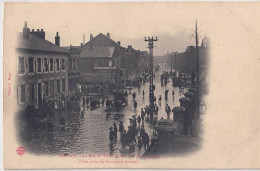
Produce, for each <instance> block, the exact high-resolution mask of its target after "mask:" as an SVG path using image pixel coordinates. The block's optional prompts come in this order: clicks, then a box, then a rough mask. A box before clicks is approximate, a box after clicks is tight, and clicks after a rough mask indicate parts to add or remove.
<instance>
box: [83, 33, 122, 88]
mask: <svg viewBox="0 0 260 171" xmlns="http://www.w3.org/2000/svg"><path fill="white" fill-rule="evenodd" d="M122 56H123V51H122V47H121V46H120V44H118V43H116V42H115V41H114V40H112V39H111V38H110V34H109V33H107V35H104V34H102V33H100V34H98V35H97V36H96V37H94V38H93V36H92V34H91V35H90V40H89V42H87V43H86V44H84V45H83V46H82V49H81V53H80V66H79V68H80V81H81V83H82V84H87V83H98V82H103V81H109V82H115V75H116V74H115V72H116V70H117V69H120V70H122V68H121V61H122Z"/></svg>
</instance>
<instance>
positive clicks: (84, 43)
mask: <svg viewBox="0 0 260 171" xmlns="http://www.w3.org/2000/svg"><path fill="white" fill-rule="evenodd" d="M83 44H85V34H83Z"/></svg>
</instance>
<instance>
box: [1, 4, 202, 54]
mask: <svg viewBox="0 0 260 171" xmlns="http://www.w3.org/2000/svg"><path fill="white" fill-rule="evenodd" d="M31 5H32V6H30V4H29V5H28V4H26V5H25V4H20V5H19V8H16V9H15V8H10V10H13V9H15V13H16V14H18V15H17V16H16V17H15V20H16V22H17V23H18V26H19V27H16V28H15V29H16V31H22V27H23V25H24V21H27V22H28V27H29V28H30V29H35V30H36V29H44V31H45V34H46V39H47V40H49V41H51V42H54V37H55V34H56V32H59V35H60V37H61V38H60V41H61V46H69V45H74V46H78V45H80V43H82V42H83V34H85V40H86V42H87V41H89V35H90V34H93V36H94V37H95V36H96V35H98V34H99V33H103V34H106V33H110V37H111V38H112V39H113V40H114V41H120V42H121V45H122V46H124V47H127V46H128V45H132V47H133V48H134V49H136V50H147V51H148V48H147V46H148V44H147V42H144V37H145V36H150V37H151V36H154V37H155V36H157V37H158V39H159V40H158V42H155V44H154V45H155V46H156V47H155V49H154V55H164V54H165V53H167V52H169V53H170V52H175V51H178V52H183V51H185V49H186V47H187V46H190V45H195V39H194V35H192V34H194V30H195V20H196V19H197V18H198V17H199V16H198V17H196V15H191V14H189V13H187V11H188V9H189V8H190V7H189V6H187V5H183V4H177V5H176V4H174V5H173V4H168V3H165V4H164V3H160V4H157V5H155V4H153V3H83V4H79V3H71V4H68V3H67V5H64V4H61V3H57V4H48V3H46V4H43V3H41V4H31ZM179 7H181V8H179ZM7 8H8V7H7ZM186 8H187V11H186ZM194 11H195V13H196V8H194V9H193V12H194ZM200 13H201V12H200ZM191 16H192V17H191ZM5 17H9V16H5ZM198 26H199V27H200V24H199V25H198ZM199 33H200V35H201V36H200V37H201V38H202V37H204V34H206V33H205V32H203V29H201V28H199Z"/></svg>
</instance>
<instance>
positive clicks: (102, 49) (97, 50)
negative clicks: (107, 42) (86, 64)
mask: <svg viewBox="0 0 260 171" xmlns="http://www.w3.org/2000/svg"><path fill="white" fill-rule="evenodd" d="M114 51H115V47H111V46H91V47H90V46H85V47H83V48H82V50H81V53H80V57H83V58H84V57H86V58H91V57H113V54H114Z"/></svg>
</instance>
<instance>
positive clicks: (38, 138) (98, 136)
mask: <svg viewBox="0 0 260 171" xmlns="http://www.w3.org/2000/svg"><path fill="white" fill-rule="evenodd" d="M160 74H161V72H159V73H158V72H157V73H156V77H155V81H154V84H155V87H156V89H155V96H156V99H157V104H158V99H159V95H161V97H162V103H161V104H160V105H159V104H158V106H159V112H158V113H159V114H158V118H161V117H163V118H167V115H166V112H165V104H166V103H168V104H169V105H170V107H171V109H172V108H173V107H175V106H179V105H180V103H179V98H181V97H183V94H182V93H181V92H179V88H174V87H172V83H171V81H170V82H169V83H168V85H167V86H165V85H163V86H161V83H160ZM148 88H149V82H147V83H146V84H145V85H142V86H141V88H140V91H138V89H137V88H135V89H132V91H131V92H132V93H133V92H136V101H137V104H138V105H137V108H136V109H134V101H133V99H132V95H131V94H129V95H128V105H127V106H126V107H125V108H123V109H122V110H120V111H110V112H109V113H110V115H108V116H106V114H107V113H108V112H107V111H106V107H105V106H103V107H102V106H101V107H100V108H97V109H95V110H89V109H87V108H86V110H85V113H84V117H80V115H79V114H76V113H74V112H71V113H67V114H65V113H61V112H60V113H56V114H55V115H54V116H53V117H52V118H51V120H52V123H53V132H52V133H48V132H47V131H46V129H39V130H38V131H35V130H31V129H28V128H27V126H26V124H25V123H20V125H21V127H20V128H21V135H20V137H21V141H22V144H24V146H25V147H26V148H27V151H28V152H30V153H34V154H45V155H48V154H49V155H61V154H64V153H69V154H109V155H116V154H120V149H121V143H120V141H119V137H120V136H119V132H118V138H117V142H116V143H114V144H113V145H111V143H110V140H109V128H110V127H111V126H112V125H113V123H116V125H117V127H118V124H119V122H120V121H122V122H123V124H124V128H125V129H126V130H127V128H128V126H129V125H130V122H129V118H131V117H132V115H137V116H138V115H140V114H141V108H143V107H145V106H146V105H149V89H148ZM166 89H169V95H168V100H165V96H164V92H165V90H166ZM173 89H174V91H175V95H174V97H173V96H172V93H171V92H172V90H173ZM143 90H144V91H145V97H144V98H143V95H142V91H143ZM61 115H63V116H64V117H65V121H66V124H65V125H66V126H65V130H64V131H62V129H61V128H60V127H59V118H60V116H61ZM170 119H173V114H172V113H171V115H170ZM144 128H145V131H146V132H147V133H148V135H149V137H150V139H151V138H152V137H153V127H152V125H151V124H150V123H149V122H148V121H145V122H144ZM143 153H144V148H142V149H141V151H140V152H138V150H135V155H142V154H143Z"/></svg>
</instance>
